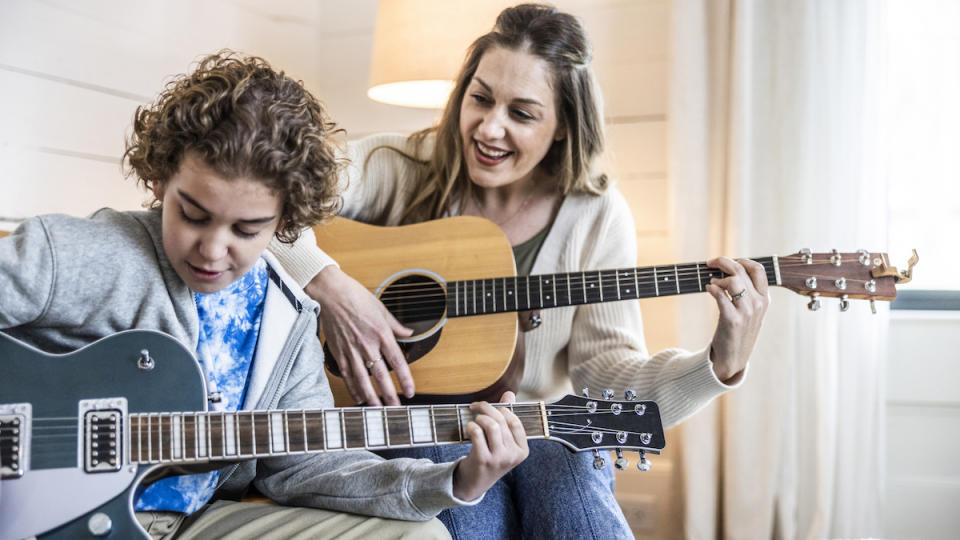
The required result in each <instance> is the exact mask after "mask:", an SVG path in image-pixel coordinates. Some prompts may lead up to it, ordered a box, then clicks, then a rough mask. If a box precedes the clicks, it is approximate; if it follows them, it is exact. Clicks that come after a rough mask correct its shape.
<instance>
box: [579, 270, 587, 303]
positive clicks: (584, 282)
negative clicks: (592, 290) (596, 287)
mask: <svg viewBox="0 0 960 540" xmlns="http://www.w3.org/2000/svg"><path fill="white" fill-rule="evenodd" d="M580 280H581V281H582V282H583V303H584V304H586V303H587V273H586V272H580Z"/></svg>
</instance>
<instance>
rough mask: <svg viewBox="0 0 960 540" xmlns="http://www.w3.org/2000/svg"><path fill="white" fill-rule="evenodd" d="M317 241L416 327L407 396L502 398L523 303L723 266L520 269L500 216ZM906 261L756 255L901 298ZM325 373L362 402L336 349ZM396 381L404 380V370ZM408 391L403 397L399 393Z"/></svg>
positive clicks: (685, 288)
mask: <svg viewBox="0 0 960 540" xmlns="http://www.w3.org/2000/svg"><path fill="white" fill-rule="evenodd" d="M314 232H315V233H316V236H317V244H318V245H319V246H320V247H321V249H323V250H324V251H325V252H326V253H328V254H329V255H331V256H332V257H333V258H334V259H335V260H336V261H337V262H338V263H339V264H340V267H341V268H342V269H343V271H344V272H346V273H347V274H348V275H350V276H351V277H353V278H354V279H356V280H357V281H359V282H360V283H362V284H363V285H364V286H366V287H367V288H368V289H369V290H371V291H373V292H374V294H375V295H376V296H377V297H378V298H379V299H380V300H381V301H382V302H383V303H384V305H385V306H386V307H387V309H388V310H389V311H390V312H391V313H392V314H393V315H394V317H396V318H397V320H399V321H400V322H401V323H402V324H404V325H405V326H407V327H409V328H412V329H413V330H414V334H413V335H412V336H411V337H409V338H403V339H400V340H398V341H399V344H400V347H401V349H402V350H403V352H404V356H405V357H406V359H407V362H408V364H409V366H410V371H411V373H412V375H413V379H414V380H415V381H416V383H417V395H416V396H415V397H414V398H413V400H406V401H405V402H410V403H418V402H419V403H454V402H469V401H472V400H475V399H485V400H487V401H492V400H495V399H496V398H497V397H498V396H499V395H500V394H502V393H503V391H504V390H512V389H516V386H517V383H518V382H519V379H520V376H521V375H522V363H521V362H522V355H516V356H514V350H515V348H516V344H517V337H518V331H517V315H516V312H523V311H530V310H542V309H549V308H555V307H564V306H575V305H580V304H592V303H599V302H615V301H621V300H636V299H639V298H651V297H659V296H674V295H679V294H687V293H696V292H703V291H704V290H705V286H706V284H708V283H710V279H711V278H714V277H718V278H719V277H723V276H725V274H723V272H721V271H720V270H717V269H714V268H708V267H707V266H706V263H702V262H701V263H689V264H674V265H665V266H650V267H645V268H618V269H609V270H590V271H585V272H572V273H561V274H545V275H534V276H522V277H516V276H515V273H516V271H515V267H514V261H513V252H512V250H511V248H510V242H509V241H508V240H507V238H506V236H504V234H503V232H502V231H501V230H500V228H499V227H497V225H496V224H494V223H492V222H490V221H488V220H486V219H483V218H479V217H467V216H462V217H452V218H445V219H439V220H434V221H427V222H424V223H418V224H415V225H404V226H399V227H378V226H374V225H366V224H363V223H359V222H355V221H351V220H348V219H344V218H335V219H334V220H333V221H332V222H330V223H329V224H326V225H321V226H317V227H314ZM913 255H914V256H913V258H911V259H910V261H909V268H908V269H907V270H906V271H904V272H899V271H897V269H896V268H895V267H891V266H890V264H889V261H888V260H887V255H886V254H885V253H870V252H867V251H865V250H860V251H858V252H855V253H838V252H837V251H836V250H834V251H833V252H832V253H811V252H810V251H809V250H803V251H800V252H798V253H794V254H792V255H787V256H783V257H778V256H770V257H761V258H755V259H753V260H755V261H757V262H758V263H760V264H762V265H763V266H764V268H765V269H766V276H767V283H768V284H769V285H771V286H781V287H785V288H787V289H790V290H793V291H794V292H797V293H799V294H802V295H807V296H809V297H811V298H810V302H809V304H808V305H809V307H810V309H812V310H815V309H819V308H820V305H821V300H820V299H821V298H824V297H835V298H839V299H840V309H841V310H844V311H846V310H847V308H848V307H849V300H851V299H863V300H870V301H871V307H872V302H873V301H874V300H893V299H894V298H896V295H897V291H896V287H895V284H897V283H901V284H902V283H906V282H908V281H910V279H911V272H912V269H913V266H914V265H915V264H916V262H917V257H916V252H914V254H913ZM326 369H327V378H328V379H329V381H330V386H331V389H332V390H333V394H334V400H335V403H336V404H337V405H338V406H346V405H353V404H354V401H353V399H352V398H351V397H350V394H349V393H348V392H347V389H346V385H344V383H343V379H342V378H341V376H340V370H339V367H338V366H337V363H336V361H335V359H334V358H333V356H332V355H331V354H329V351H328V354H327V358H326ZM393 378H394V385H395V386H396V387H399V385H398V383H397V381H396V376H393ZM401 399H403V398H402V396H401Z"/></svg>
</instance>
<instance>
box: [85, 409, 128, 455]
mask: <svg viewBox="0 0 960 540" xmlns="http://www.w3.org/2000/svg"><path fill="white" fill-rule="evenodd" d="M84 405H87V407H84ZM84 409H86V410H84ZM81 412H82V413H83V447H84V448H83V470H84V471H85V472H88V473H97V472H115V471H119V470H120V467H122V466H123V423H124V417H125V416H126V400H123V399H120V398H118V399H116V400H109V401H107V402H104V401H100V402H99V403H84V402H81Z"/></svg>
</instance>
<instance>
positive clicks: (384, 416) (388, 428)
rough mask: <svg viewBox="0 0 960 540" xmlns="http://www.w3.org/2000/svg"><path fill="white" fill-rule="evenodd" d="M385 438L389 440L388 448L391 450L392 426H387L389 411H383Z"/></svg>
mask: <svg viewBox="0 0 960 540" xmlns="http://www.w3.org/2000/svg"><path fill="white" fill-rule="evenodd" d="M383 436H384V437H385V438H386V440H387V448H390V426H388V425H387V409H386V408H385V409H383Z"/></svg>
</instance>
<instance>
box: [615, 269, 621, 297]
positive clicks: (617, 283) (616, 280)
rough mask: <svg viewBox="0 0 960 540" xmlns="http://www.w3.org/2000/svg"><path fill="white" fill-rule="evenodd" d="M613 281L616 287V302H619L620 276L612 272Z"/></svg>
mask: <svg viewBox="0 0 960 540" xmlns="http://www.w3.org/2000/svg"><path fill="white" fill-rule="evenodd" d="M613 279H614V282H615V283H616V286H617V300H620V275H619V274H617V272H616V271H614V272H613Z"/></svg>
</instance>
